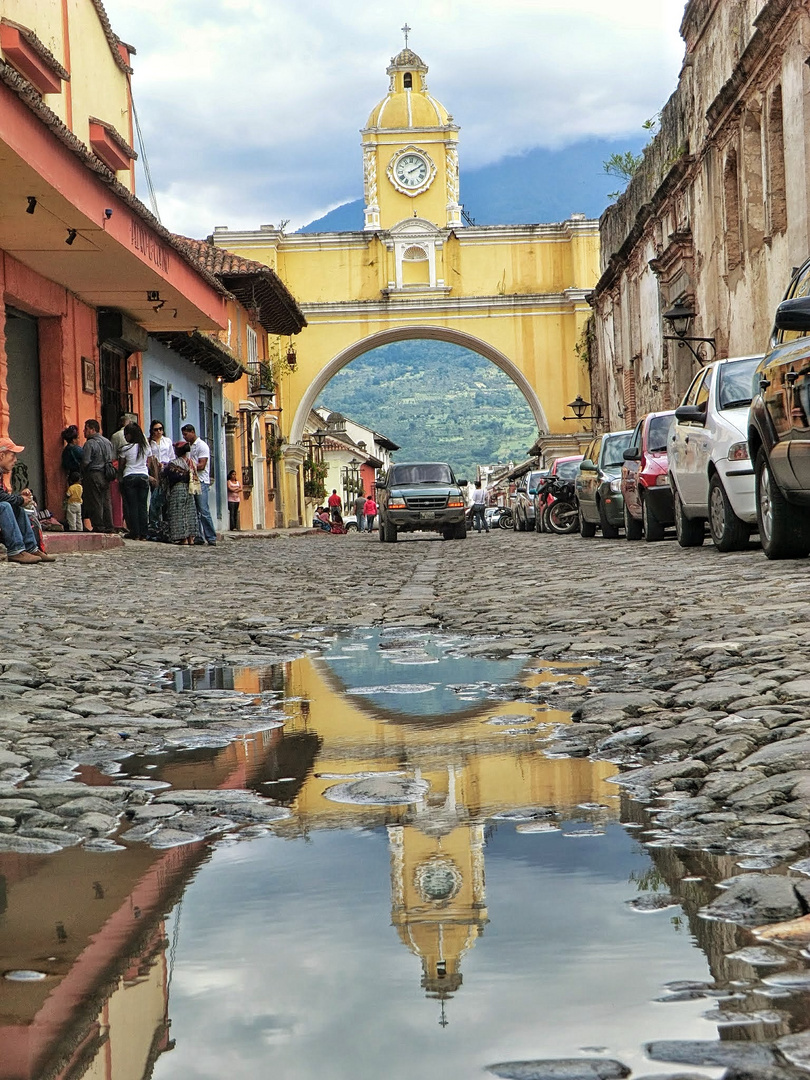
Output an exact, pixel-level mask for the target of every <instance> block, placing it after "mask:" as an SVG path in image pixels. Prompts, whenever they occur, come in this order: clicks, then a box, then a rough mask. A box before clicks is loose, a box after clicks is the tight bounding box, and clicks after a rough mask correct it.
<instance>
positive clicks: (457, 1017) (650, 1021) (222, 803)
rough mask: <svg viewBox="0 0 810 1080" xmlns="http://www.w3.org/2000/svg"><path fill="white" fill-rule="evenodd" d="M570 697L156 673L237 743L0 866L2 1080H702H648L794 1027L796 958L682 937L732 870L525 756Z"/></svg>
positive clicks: (334, 652)
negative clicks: (645, 837)
mask: <svg viewBox="0 0 810 1080" xmlns="http://www.w3.org/2000/svg"><path fill="white" fill-rule="evenodd" d="M586 674H587V673H586V672H585V671H583V669H582V668H581V667H578V666H576V665H574V666H571V665H568V666H566V665H562V664H544V663H539V662H538V661H536V660H534V659H532V658H530V657H526V656H522V655H512V654H510V653H508V652H506V653H503V652H501V653H499V652H498V644H497V642H494V641H493V642H491V643H486V642H483V643H480V642H479V643H475V644H474V646H473V645H471V643H470V642H467V641H465V640H464V639H462V638H460V637H459V638H456V637H444V638H442V637H437V636H435V635H429V634H427V633H422V632H407V631H401V630H400V631H387V632H386V631H373V632H372V631H358V632H357V633H355V634H353V635H350V636H345V637H335V638H326V637H325V636H324V641H323V650H322V651H321V652H319V653H315V652H308V653H306V655H304V656H302V657H300V658H299V659H297V660H294V661H292V662H289V663H285V664H275V665H268V666H267V667H259V668H257V667H242V668H240V667H232V666H224V665H223V666H216V667H207V668H200V669H192V670H189V671H184V672H179V673H171V674H170V675H169V676H167V679H166V682H167V684H170V685H171V686H172V687H174V688H176V689H177V690H179V691H182V692H183V693H184V694H185V693H188V694H189V695H190V696H193V698H194V701H195V707H197V706H198V707H199V709H200V710H202V709H203V706H204V705H205V703H206V702H208V703H214V702H225V704H227V705H228V706H229V707H230V705H231V704H233V701H232V699H233V700H235V702H236V706H235V707H236V708H237V709H238V710H240V711H241V713H242V714H247V715H249V716H250V717H255V723H256V727H255V728H254V729H253V730H249V727H250V725H249V724H248V725H247V728H245V730H244V731H243V734H241V735H240V736H239V737H238V738H231V739H229V740H227V741H226V742H225V743H224V744H220V745H215V744H212V743H210V742H209V744H206V743H205V742H204V741H201V742H200V743H199V744H197V745H195V744H194V742H193V740H192V742H191V745H186V746H184V747H183V748H181V749H178V750H175V751H172V752H164V751H161V752H155V753H149V752H140V753H138V754H133V755H131V756H130V757H127V758H124V759H123V760H122V761H121V763H120V772H119V773H118V774H117V775H116V780H117V781H121V782H124V783H129V784H130V785H131V786H133V787H136V788H137V789H138V793H139V796H140V802H138V803H137V804H136V805H135V807H134V809H133V812H132V820H128V821H127V823H126V826H125V828H123V829H122V830H121V831H120V832H119V834H117V835H116V836H115V837H113V838H112V841H114V842H111V840H109V839H107V840H102V841H99V843H98V844H96V845H95V846H93V845H85V846H82V847H74V848H70V849H68V850H64V851H61V852H58V853H57V854H53V855H46V854H26V853H24V852H22V851H20V852H14V853H2V854H0V974H2V975H3V976H4V978H3V979H2V980H0V1047H2V1053H0V1080H11V1078H12V1077H13V1078H14V1080H41V1078H42V1077H45V1076H48V1077H54V1078H64V1080H67V1078H68V1077H70V1078H71V1080H74V1078H76V1080H77V1078H78V1077H80V1076H85V1075H86V1076H88V1077H89V1076H96V1075H98V1076H102V1075H104V1076H108V1077H110V1080H130V1078H131V1080H141V1078H144V1080H145V1078H146V1077H150V1076H154V1077H155V1078H156V1080H199V1078H203V1077H211V1078H214V1077H216V1078H219V1077H223V1076H229V1077H233V1078H235V1080H240V1078H245V1080H247V1078H251V1080H253V1078H254V1077H256V1076H270V1075H272V1076H279V1077H285V1078H286V1077H290V1078H291V1080H292V1078H294V1080H316V1078H317V1080H322V1078H323V1077H330V1078H335V1080H356V1078H358V1077H359V1078H365V1077H368V1078H372V1077H379V1076H385V1077H386V1078H387V1080H412V1078H413V1077H415V1076H422V1075H425V1076H431V1075H433V1074H434V1073H435V1072H436V1070H437V1063H438V1062H440V1063H441V1066H440V1067H441V1069H442V1071H443V1072H444V1073H446V1074H447V1075H448V1076H451V1077H459V1078H462V1077H463V1078H474V1077H480V1078H482V1080H483V1078H484V1077H487V1076H492V1075H496V1076H521V1077H528V1078H532V1077H533V1078H539V1080H552V1078H556V1077H563V1076H564V1077H572V1078H575V1080H579V1077H580V1076H581V1077H583V1078H586V1077H592V1076H597V1077H598V1076H605V1077H608V1076H613V1075H616V1076H626V1075H629V1073H628V1071H627V1070H631V1071H632V1074H633V1075H634V1076H639V1077H640V1076H646V1077H652V1076H656V1075H659V1076H662V1077H663V1076H666V1075H670V1076H671V1075H673V1074H674V1073H675V1072H677V1071H678V1069H679V1068H680V1070H681V1072H683V1071H684V1069H685V1068H687V1066H688V1068H687V1071H688V1072H689V1074H690V1075H691V1076H696V1077H705V1078H715V1077H719V1076H720V1075H721V1074H722V1071H723V1068H722V1065H723V1064H724V1062H720V1063H719V1064H718V1060H719V1059H717V1060H716V1057H717V1055H716V1053H715V1051H714V1050H712V1051H711V1052H708V1051H706V1050H705V1048H704V1049H703V1050H700V1049H696V1050H695V1049H693V1050H692V1051H689V1053H691V1054H692V1057H691V1059H690V1060H689V1061H688V1062H686V1063H685V1064H681V1065H675V1064H672V1065H670V1064H667V1062H672V1061H675V1062H683V1060H684V1058H683V1056H684V1054H687V1053H688V1052H687V1051H686V1050H685V1049H684V1047H685V1046H687V1043H688V1045H689V1046H690V1047H694V1046H696V1045H698V1044H700V1045H703V1044H704V1043H708V1044H710V1045H711V1047H716V1046H717V1045H720V1044H718V1042H717V1040H718V1038H722V1040H724V1041H725V1042H728V1040H734V1039H738V1040H745V1041H746V1045H747V1046H749V1047H753V1048H754V1049H756V1050H758V1051H760V1050H761V1051H762V1052H763V1053H764V1052H765V1050H766V1048H765V1047H764V1046H762V1047H760V1046H759V1045H758V1042H762V1041H763V1040H767V1039H772V1038H775V1037H776V1036H778V1035H782V1034H785V1033H787V1032H790V1031H800V1030H803V1029H804V1028H805V1027H807V1026H808V1024H810V1020H808V1017H807V1012H808V993H807V985H806V978H805V976H804V966H805V962H804V961H802V960H801V959H800V958H797V953H796V950H791V949H789V948H787V947H783V946H780V945H776V944H773V945H768V946H767V947H766V946H763V945H762V944H761V943H758V942H756V941H755V940H754V939H753V938H752V937H751V935H750V934H749V933H748V932H747V931H743V930H740V929H737V928H735V927H733V926H731V925H730V924H724V923H717V922H709V921H707V920H705V919H702V918H700V917H699V916H698V911H699V909H700V908H701V907H702V906H704V905H705V904H706V903H707V902H708V901H709V900H710V899H712V898H713V897H714V895H715V894H716V890H715V888H714V885H715V883H716V882H718V881H720V880H722V879H724V878H727V877H730V876H731V875H732V874H733V873H735V872H736V871H737V868H738V867H739V863H735V861H734V859H733V858H732V857H731V856H723V857H718V856H711V855H709V854H707V853H705V852H684V851H678V852H675V851H673V850H671V849H664V848H645V847H644V846H642V844H641V843H640V842H639V833H640V830H641V829H642V828H643V827H645V826H646V825H647V818H646V815H645V814H644V812H643V811H642V809H641V808H640V807H639V806H638V805H637V804H635V803H633V802H631V801H629V800H628V799H627V798H626V797H622V796H621V795H620V793H619V791H618V789H617V787H616V786H615V785H613V784H611V783H609V780H610V778H611V776H613V775H614V773H615V768H614V766H612V765H611V764H609V763H607V762H591V761H587V760H584V759H566V758H552V757H547V756H545V755H544V753H543V746H544V744H545V743H546V742H547V741H548V739H549V738H550V736H551V734H552V732H553V729H554V727H555V725H557V724H559V723H565V722H566V721H567V717H566V716H565V715H563V714H560V713H557V712H554V711H553V710H550V709H548V708H547V706H546V704H545V701H544V687H547V686H548V685H549V684H551V683H556V684H559V683H561V682H569V683H570V682H574V683H579V684H581V683H583V682H584V681H585V679H586ZM212 707H213V706H212ZM244 727H245V725H244V723H243V728H244ZM200 734H201V738H202V739H203V740H204V738H205V735H206V731H205V729H204V728H202V729H201V733H200ZM81 778H82V779H83V780H84V781H85V782H91V781H92V782H95V783H96V784H98V785H109V784H110V783H111V779H110V777H109V776H105V775H104V774H103V773H101V772H100V770H98V769H95V771H94V767H84V768H83V769H82V770H81ZM167 785H168V786H167ZM257 807H258V808H259V810H261V812H259V810H257ZM189 823H191V824H189ZM218 823H219V824H218ZM192 825H193V826H195V827H198V829H199V835H198V836H197V834H194V833H193V830H192V835H191V840H189V829H191V827H192ZM137 830H140V832H138V831H137ZM184 830H185V832H184ZM133 836H135V837H138V838H139V839H137V840H135V841H133ZM195 836H196V838H195ZM105 845H107V846H106V847H105ZM111 848H115V850H111ZM803 979H804V981H803ZM664 1040H666V1044H665V1043H664ZM648 1044H652V1045H648ZM673 1047H674V1048H673ZM667 1054H669V1055H670V1056H669V1057H667ZM672 1055H674V1056H672ZM678 1055H680V1056H678ZM552 1059H553V1060H554V1061H556V1063H557V1064H556V1066H555V1068H556V1070H557V1071H556V1072H555V1071H554V1069H552V1068H551V1066H548V1065H543V1064H542V1062H548V1061H549V1060H552ZM521 1062H522V1063H527V1062H531V1063H534V1064H532V1065H531V1066H526V1065H516V1064H515V1063H521ZM612 1062H621V1063H623V1066H624V1067H625V1071H616V1067H614V1065H613V1064H611V1063H612ZM566 1063H567V1064H566ZM576 1063H578V1064H576ZM105 1069H106V1071H105ZM521 1070H522V1071H521ZM566 1070H567V1071H566ZM577 1070H579V1071H577ZM611 1070H613V1071H611Z"/></svg>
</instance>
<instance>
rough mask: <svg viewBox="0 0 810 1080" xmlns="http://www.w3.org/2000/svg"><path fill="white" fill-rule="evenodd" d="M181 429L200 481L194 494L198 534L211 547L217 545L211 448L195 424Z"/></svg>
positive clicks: (185, 425)
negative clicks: (210, 502) (210, 500)
mask: <svg viewBox="0 0 810 1080" xmlns="http://www.w3.org/2000/svg"><path fill="white" fill-rule="evenodd" d="M180 430H181V432H182V434H183V438H184V439H185V441H186V442H187V443H188V445H189V447H190V450H189V457H190V458H191V461H192V462H193V463H194V467H195V469H196V470H197V478H198V479H199V481H200V490H199V492H198V493H197V494H196V495H195V496H194V503H195V505H196V507H197V519H198V529H197V535H198V536H201V537H202V539H203V540H204V541H205V543H206V544H208V546H209V547H216V543H217V531H216V529H215V528H214V521H213V518H212V517H211V510H210V508H209V506H208V490H209V488H210V487H211V450H210V449H209V446H208V443H207V442H205V440H204V439H201V438H200V437H199V435H198V434H197V430H196V428H195V427H194V425H193V424H183V427H182V428H181V429H180ZM192 486H193V485H192Z"/></svg>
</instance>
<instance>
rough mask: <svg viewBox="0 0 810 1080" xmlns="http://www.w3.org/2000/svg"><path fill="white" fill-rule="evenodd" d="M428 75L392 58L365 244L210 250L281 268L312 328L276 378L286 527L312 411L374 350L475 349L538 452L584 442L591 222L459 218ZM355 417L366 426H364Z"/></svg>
mask: <svg viewBox="0 0 810 1080" xmlns="http://www.w3.org/2000/svg"><path fill="white" fill-rule="evenodd" d="M427 71H428V68H427V65H426V64H425V63H424V62H423V61H422V60H421V58H420V57H419V56H417V55H416V53H414V52H413V51H412V50H411V49H409V48H407V47H406V48H405V49H403V50H402V51H401V52H400V53H399V54H398V55H397V56H395V57H394V58H393V59H392V60H391V64H390V65H389V67H388V69H387V74H388V76H389V88H388V93H387V94H386V96H385V97H384V98H383V99H382V100H381V101H380V102H379V104H378V105H377V106H375V108H374V109H373V110H372V111H371V114H370V115H369V118H368V121H367V123H366V126H365V127H364V128H363V130H362V140H363V190H364V204H365V206H364V227H363V229H362V230H357V231H353V232H327V233H294V234H291V235H288V234H287V233H285V232H284V229H283V228H276V227H274V226H273V225H262V226H261V227H260V228H259V229H256V230H230V229H228V228H227V227H218V228H216V229H215V230H214V233H213V237H212V239H213V242H214V243H215V244H217V245H218V246H220V247H224V248H228V249H229V250H230V251H232V252H234V253H236V254H238V255H243V256H245V257H247V258H250V259H253V260H255V261H257V262H263V263H265V264H266V265H268V266H270V267H271V268H272V269H273V270H275V271H276V273H278V274H279V276H280V277H281V278H282V280H283V281H284V282H285V284H286V285H287V286H288V288H289V289H290V291H291V292H292V293H293V294H294V295H295V297H296V298H297V300H298V301H299V303H300V305H301V308H302V309H303V311H304V313H305V315H306V318H307V326H306V328H305V329H304V330H303V331H302V333H301V334H300V336H299V337H298V339H297V341H296V351H297V365H296V368H295V370H294V371H292V372H289V371H286V370H283V365H279V367H280V370H282V371H283V377H282V378H281V380H280V383H281V385H280V388H279V389H280V394H279V401H280V404H281V407H282V409H283V417H282V420H283V422H282V432H283V434H284V435H285V436H286V439H287V448H286V450H285V455H284V459H285V460H284V468H285V479H286V483H285V497H284V508H283V513H284V521H285V524H288V525H290V524H298V523H299V521H300V520H302V519H305V518H307V517H308V512H307V510H306V508H305V507H304V505H303V500H302V482H301V479H302V478H301V466H302V462H303V460H304V456H305V453H306V449H305V446H304V444H303V441H302V439H303V435H304V425H305V422H306V417H307V416H308V415H309V411H310V408H311V406H312V405H313V404H314V402H315V400H316V399H317V396H318V394H319V393H320V392H321V391H322V390H323V388H324V387H325V386H326V384H327V383H328V382H329V380H330V379H331V378H332V376H333V375H335V374H336V373H337V372H338V371H339V370H340V369H341V368H342V367H344V366H345V365H346V364H348V363H350V362H351V361H352V360H354V359H356V358H357V357H358V356H361V355H363V354H364V353H366V352H369V351H370V350H372V349H374V348H377V347H378V346H379V345H384V344H388V343H390V342H393V341H403V340H409V339H410V340H413V339H415V338H423V339H426V340H430V339H433V340H442V341H448V342H452V343H455V344H458V345H461V346H463V347H465V348H468V349H471V350H472V351H473V352H477V353H479V354H480V355H481V356H484V357H486V358H487V359H488V360H490V361H492V363H494V364H495V365H497V367H499V368H500V369H501V370H502V371H504V372H505V373H506V374H507V375H508V376H509V378H510V379H512V381H513V382H514V383H515V384H516V385H517V386H518V387H519V388H520V390H521V391H522V393H523V395H524V397H525V398H526V401H527V402H528V404H529V406H530V408H531V410H532V413H533V415H534V417H535V419H536V421H537V427H538V433H539V434H540V435H542V436H545V437H546V442H547V445H549V446H550V447H554V448H556V450H557V452H559V451H560V450H562V449H564V448H566V447H568V448H571V449H575V448H576V445H577V438H576V436H577V434H578V433H581V432H583V431H584V427H583V425H581V424H575V423H566V422H565V420H566V412H569V411H568V409H567V403H568V402H569V401H571V400H572V399H573V398H575V397H576V396H577V395H578V394H581V395H582V396H583V397H584V396H587V395H588V394H589V392H590V387H589V372H588V369H587V363H585V362H583V360H582V359H580V353H581V349H580V343H581V336H582V332H583V329H584V326H585V323H586V321H587V319H588V317H589V314H590V308H589V306H588V303H587V300H586V296H587V293H588V292H589V290H590V289H592V288H593V287H594V285H595V284H596V281H597V278H598V276H599V223H598V222H597V221H593V220H589V219H587V218H586V217H585V215H584V214H579V213H572V214H571V215H570V216H569V218H567V219H566V220H565V221H562V222H556V223H553V224H538V225H498V226H478V225H475V224H473V223H472V222H471V221H470V220H469V219H466V218H465V216H464V214H463V210H462V205H461V203H460V201H459V200H460V186H459V185H460V180H459V165H458V132H459V127H458V125H457V124H456V123H455V121H454V120H453V117H452V116H451V115H450V114H449V113H448V112H447V110H446V109H445V108H444V106H443V105H441V104H440V102H438V101H437V100H436V98H435V97H433V96H432V94H431V93H430V92H429V91H428V86H427ZM572 209H573V208H572ZM465 222H466V223H465ZM285 353H286V343H282V344H281V345H280V348H279V354H280V355H282V356H283V355H284V354H285ZM290 418H291V422H290ZM353 419H355V420H357V421H358V422H359V423H362V424H366V425H369V426H374V418H373V417H360V416H358V417H354V418H353ZM567 419H568V420H571V417H570V412H569V415H568V417H567ZM527 450H528V448H527ZM482 464H484V463H482Z"/></svg>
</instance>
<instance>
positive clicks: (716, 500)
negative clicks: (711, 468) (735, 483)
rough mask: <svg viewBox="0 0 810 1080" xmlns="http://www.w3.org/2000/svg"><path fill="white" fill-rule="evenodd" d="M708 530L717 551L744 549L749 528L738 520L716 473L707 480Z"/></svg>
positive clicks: (747, 539) (748, 536) (749, 532)
mask: <svg viewBox="0 0 810 1080" xmlns="http://www.w3.org/2000/svg"><path fill="white" fill-rule="evenodd" d="M709 532H710V534H711V538H712V543H713V544H714V546H715V547H716V548H717V550H718V551H744V550H745V548H747V547H748V541H749V539H750V537H751V529H750V527H749V526H748V525H746V523H745V522H744V521H740V519H739V518H738V517H737V515H736V514H735V513H734V510H733V509H732V506H731V503H730V502H729V501H728V495H726V489H725V488H724V487H723V481H722V480H721V479H720V477H719V475H718V474H717V473H715V474H714V476H713V477H712V478H711V480H710V481H709Z"/></svg>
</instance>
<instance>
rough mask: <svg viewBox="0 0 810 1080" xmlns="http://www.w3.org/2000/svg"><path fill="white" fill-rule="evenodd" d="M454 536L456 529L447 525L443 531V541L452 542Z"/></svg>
mask: <svg viewBox="0 0 810 1080" xmlns="http://www.w3.org/2000/svg"><path fill="white" fill-rule="evenodd" d="M454 535H455V529H454V528H453V527H452V526H450V525H446V526H445V527H444V528H443V529H442V540H452V539H453V536H454Z"/></svg>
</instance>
